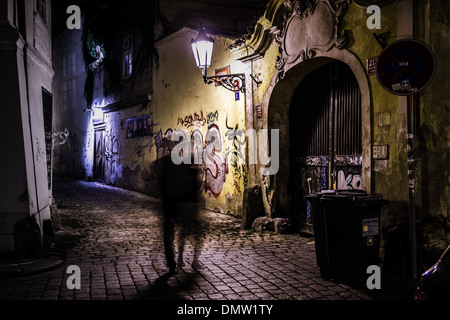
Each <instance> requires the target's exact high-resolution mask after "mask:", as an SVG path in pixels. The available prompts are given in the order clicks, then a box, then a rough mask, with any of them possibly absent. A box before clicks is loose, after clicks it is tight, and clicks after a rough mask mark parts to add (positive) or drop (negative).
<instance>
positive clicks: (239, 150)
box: [225, 118, 248, 196]
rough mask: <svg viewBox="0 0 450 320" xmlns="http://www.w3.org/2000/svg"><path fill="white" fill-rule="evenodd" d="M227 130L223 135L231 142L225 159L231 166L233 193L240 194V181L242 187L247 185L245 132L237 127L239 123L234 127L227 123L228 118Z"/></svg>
mask: <svg viewBox="0 0 450 320" xmlns="http://www.w3.org/2000/svg"><path fill="white" fill-rule="evenodd" d="M225 125H226V127H227V132H226V133H225V137H226V138H227V139H228V141H230V142H231V147H227V151H226V159H227V161H228V162H229V163H230V165H231V166H232V167H233V187H234V195H236V196H241V195H242V192H243V190H242V188H241V183H240V181H243V187H244V188H245V186H246V185H247V182H248V181H247V167H246V165H245V164H244V163H245V156H244V153H243V152H244V147H243V146H244V145H245V134H244V132H243V130H241V129H239V124H236V125H235V126H234V128H233V127H232V126H229V125H228V118H227V119H226V121H225Z"/></svg>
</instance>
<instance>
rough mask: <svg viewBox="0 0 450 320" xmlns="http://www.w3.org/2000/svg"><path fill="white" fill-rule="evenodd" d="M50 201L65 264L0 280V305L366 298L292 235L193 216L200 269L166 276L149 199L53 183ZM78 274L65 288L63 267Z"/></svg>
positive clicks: (156, 207)
mask: <svg viewBox="0 0 450 320" xmlns="http://www.w3.org/2000/svg"><path fill="white" fill-rule="evenodd" d="M54 198H55V202H56V204H57V205H58V208H59V212H60V215H61V220H62V227H61V229H60V230H59V231H57V235H58V238H57V239H59V241H61V242H62V243H63V244H68V245H70V244H71V243H72V241H73V240H74V239H78V241H76V243H75V245H71V246H68V247H67V248H65V261H64V264H63V265H62V266H60V267H58V268H57V269H55V270H51V271H47V272H43V273H40V274H36V275H31V276H26V277H17V278H12V279H3V280H0V299H42V300H47V299H48V300H72V299H75V300H109V299H112V300H124V299H126V300H134V299H188V300H191V299H194V300H208V299H213V300H216V299H222V300H249V299H253V300H255V299H256V300H266V299H267V300H269V299H296V300H310V299H318V300H371V297H370V296H368V295H366V294H364V293H362V292H360V291H358V290H355V289H353V288H351V287H349V286H347V285H344V284H337V283H333V282H328V281H325V280H324V279H322V278H321V276H320V274H319V269H318V267H317V265H316V261H315V248H314V242H313V241H312V239H311V238H307V237H302V236H301V235H298V234H291V235H280V234H275V233H271V232H263V233H257V232H253V231H249V230H242V229H241V228H240V220H239V219H236V218H234V217H232V216H229V215H223V214H219V213H214V212H210V211H206V210H203V211H202V224H203V225H202V227H204V228H205V239H204V244H203V250H202V254H201V256H200V263H201V264H202V268H198V269H197V268H196V269H194V268H192V266H191V265H190V262H192V261H191V259H192V254H193V252H192V251H193V250H192V249H193V248H192V245H189V241H187V248H186V250H185V255H186V259H185V262H186V266H185V267H183V268H180V269H179V272H178V274H175V275H173V276H171V277H167V276H166V272H167V267H166V264H165V258H164V250H163V245H162V235H161V227H160V221H161V217H160V214H159V212H160V210H161V205H160V202H159V201H158V200H157V199H154V198H152V197H149V196H147V195H143V194H140V193H137V192H133V191H127V190H122V189H118V188H114V187H110V186H105V185H103V184H99V183H92V182H81V181H57V182H55V183H54ZM70 265H77V266H79V267H80V270H81V289H79V290H69V289H68V288H67V279H68V277H69V276H70V274H67V273H66V270H67V267H68V266H70Z"/></svg>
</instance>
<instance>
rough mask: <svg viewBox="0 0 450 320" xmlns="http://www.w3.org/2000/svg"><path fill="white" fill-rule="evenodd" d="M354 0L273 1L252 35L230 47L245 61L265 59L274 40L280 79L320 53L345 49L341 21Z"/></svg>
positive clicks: (345, 38) (238, 57)
mask: <svg viewBox="0 0 450 320" xmlns="http://www.w3.org/2000/svg"><path fill="white" fill-rule="evenodd" d="M351 2H352V0H284V1H283V0H272V1H270V2H269V4H268V5H267V9H266V11H265V13H264V15H263V16H262V17H261V18H260V19H259V20H258V21H257V22H256V25H255V27H254V30H253V32H252V34H251V35H249V36H248V37H247V39H245V40H242V39H241V40H240V41H237V42H236V43H234V44H233V45H232V46H230V51H231V52H232V53H233V54H234V55H235V56H236V58H237V59H238V60H241V61H243V62H246V61H250V60H254V59H258V58H262V57H264V55H265V53H266V51H267V50H268V49H269V48H270V46H271V45H272V42H273V40H275V41H276V43H277V44H278V46H279V51H280V55H281V56H279V57H277V61H276V64H275V67H276V69H277V70H278V71H279V77H278V78H279V79H278V80H281V79H282V78H283V77H284V74H285V73H286V71H288V70H289V69H290V68H291V67H292V66H294V65H295V64H297V63H299V62H301V61H304V60H307V59H311V58H313V57H315V56H316V55H317V53H318V52H327V51H329V50H331V49H332V48H334V47H335V48H338V49H342V48H344V46H345V45H346V43H347V35H346V34H345V31H340V30H339V24H340V18H341V16H342V14H343V13H344V12H345V10H346V9H347V7H348V5H349V4H350V3H351Z"/></svg>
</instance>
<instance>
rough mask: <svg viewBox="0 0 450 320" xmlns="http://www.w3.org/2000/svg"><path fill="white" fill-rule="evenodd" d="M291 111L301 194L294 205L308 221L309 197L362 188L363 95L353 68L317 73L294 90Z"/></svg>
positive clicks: (337, 66)
mask: <svg viewBox="0 0 450 320" xmlns="http://www.w3.org/2000/svg"><path fill="white" fill-rule="evenodd" d="M289 112H290V115H289V116H290V129H289V130H290V155H291V166H292V167H291V176H292V178H293V183H294V188H293V190H294V191H293V192H294V193H295V192H299V191H298V190H300V192H301V195H298V194H295V195H294V198H297V199H298V198H300V199H301V201H300V202H297V203H296V204H294V206H296V207H297V208H296V209H295V210H296V211H299V210H300V211H301V212H304V213H306V220H307V221H306V222H309V221H308V219H309V217H308V212H309V210H308V208H307V203H306V201H305V200H304V198H303V197H304V196H305V195H308V194H310V193H314V192H319V191H322V190H325V189H342V188H345V189H359V188H361V187H362V184H361V160H362V156H361V154H362V139H361V93H360V90H359V86H358V83H357V81H356V78H355V77H354V75H353V73H352V71H351V69H350V68H349V67H348V66H347V65H346V64H344V63H342V62H339V61H335V62H332V63H329V64H327V65H325V66H323V67H321V68H319V69H316V70H315V71H313V72H312V73H311V74H310V75H308V76H307V77H306V78H305V79H304V80H303V81H302V82H301V83H300V85H299V86H298V88H297V89H296V90H295V92H294V95H293V97H292V101H291V106H290V111H289ZM299 196H300V197H299ZM295 202H296V201H294V203H295Z"/></svg>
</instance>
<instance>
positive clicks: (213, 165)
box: [204, 123, 228, 198]
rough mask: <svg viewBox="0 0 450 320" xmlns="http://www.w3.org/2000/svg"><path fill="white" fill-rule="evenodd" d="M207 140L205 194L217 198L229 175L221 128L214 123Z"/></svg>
mask: <svg viewBox="0 0 450 320" xmlns="http://www.w3.org/2000/svg"><path fill="white" fill-rule="evenodd" d="M205 138H206V139H205V141H206V145H205V157H204V162H205V167H206V176H205V192H207V193H209V194H211V195H212V196H214V197H216V198H217V197H218V196H219V195H220V192H221V191H222V189H223V185H224V183H225V181H226V179H227V176H226V175H227V173H228V165H227V163H226V157H225V156H224V155H223V154H222V147H223V143H222V136H221V134H220V129H219V127H218V126H217V125H216V124H214V123H213V124H211V125H209V127H208V131H207V132H206V137H205Z"/></svg>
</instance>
